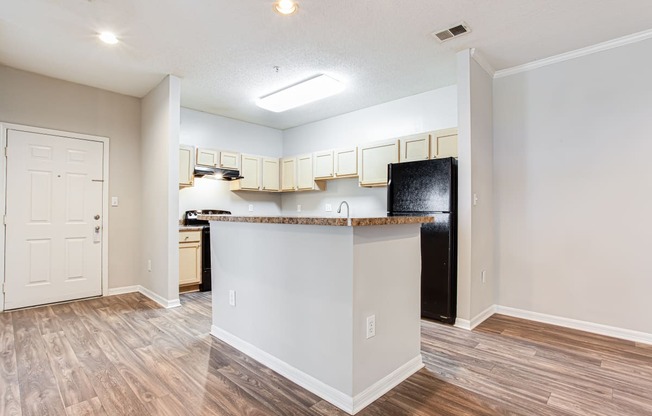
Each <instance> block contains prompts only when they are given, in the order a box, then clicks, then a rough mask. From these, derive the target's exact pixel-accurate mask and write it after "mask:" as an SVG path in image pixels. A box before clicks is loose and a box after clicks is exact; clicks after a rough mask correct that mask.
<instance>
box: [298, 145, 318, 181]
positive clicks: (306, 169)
mask: <svg viewBox="0 0 652 416" xmlns="http://www.w3.org/2000/svg"><path fill="white" fill-rule="evenodd" d="M312 164H313V160H312V153H310V154H307V155H301V156H297V189H300V190H310V189H314V188H315V176H314V174H313V170H312Z"/></svg>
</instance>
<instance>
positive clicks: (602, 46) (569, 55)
mask: <svg viewBox="0 0 652 416" xmlns="http://www.w3.org/2000/svg"><path fill="white" fill-rule="evenodd" d="M650 38H652V29H650V30H644V31H642V32H638V33H634V34H632V35H627V36H623V37H620V38H616V39H613V40H609V41H606V42H602V43H598V44H595V45H592V46H587V47H586V48H582V49H576V50H574V51H570V52H566V53H562V54H559V55H555V56H551V57H549V58H544V59H539V60H537V61H533V62H529V63H527V64H523V65H517V66H514V67H511V68H507V69H501V70H499V71H496V73H495V75H494V78H502V77H506V76H509V75H514V74H518V73H520V72H525V71H531V70H533V69H536V68H541V67H543V66H547V65H552V64H556V63H559V62H564V61H568V60H570V59H575V58H580V57H582V56H586V55H591V54H593V53H596V52H602V51H606V50H609V49H613V48H617V47H619V46H624V45H629V44H630V43H636V42H640V41H642V40H646V39H650Z"/></svg>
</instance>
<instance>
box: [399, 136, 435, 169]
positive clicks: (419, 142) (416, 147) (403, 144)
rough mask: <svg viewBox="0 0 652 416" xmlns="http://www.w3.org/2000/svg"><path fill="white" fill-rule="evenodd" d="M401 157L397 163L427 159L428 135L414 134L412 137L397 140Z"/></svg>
mask: <svg viewBox="0 0 652 416" xmlns="http://www.w3.org/2000/svg"><path fill="white" fill-rule="evenodd" d="M399 142H400V148H401V156H400V157H399V161H401V162H412V161H415V160H426V159H428V156H429V152H428V150H429V149H428V147H429V146H430V134H427V133H425V134H415V135H413V136H408V137H401V138H400V139H399Z"/></svg>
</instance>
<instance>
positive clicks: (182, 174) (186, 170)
mask: <svg viewBox="0 0 652 416" xmlns="http://www.w3.org/2000/svg"><path fill="white" fill-rule="evenodd" d="M194 153H195V149H194V148H193V147H192V146H180V147H179V186H192V183H193V174H192V173H193V169H194V166H193V163H192V156H193V154H194Z"/></svg>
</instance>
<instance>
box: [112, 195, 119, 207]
mask: <svg viewBox="0 0 652 416" xmlns="http://www.w3.org/2000/svg"><path fill="white" fill-rule="evenodd" d="M111 206H112V207H117V206H118V197H117V196H112V197H111Z"/></svg>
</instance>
